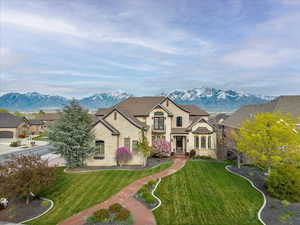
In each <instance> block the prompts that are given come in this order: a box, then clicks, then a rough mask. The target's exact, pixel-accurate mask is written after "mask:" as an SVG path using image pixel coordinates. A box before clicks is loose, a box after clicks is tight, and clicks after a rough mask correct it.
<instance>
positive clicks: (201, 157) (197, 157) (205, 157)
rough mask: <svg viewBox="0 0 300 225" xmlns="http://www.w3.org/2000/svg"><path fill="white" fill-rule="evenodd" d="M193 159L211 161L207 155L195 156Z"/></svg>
mask: <svg viewBox="0 0 300 225" xmlns="http://www.w3.org/2000/svg"><path fill="white" fill-rule="evenodd" d="M195 158H196V159H206V160H210V159H213V158H212V157H211V156H208V155H197V156H196V157H195Z"/></svg>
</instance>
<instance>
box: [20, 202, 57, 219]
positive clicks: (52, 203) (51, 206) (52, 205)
mask: <svg viewBox="0 0 300 225" xmlns="http://www.w3.org/2000/svg"><path fill="white" fill-rule="evenodd" d="M41 199H42V200H44V201H48V202H50V204H51V205H50V207H49V208H48V209H47V210H46V211H45V212H43V213H41V214H40V215H38V216H35V217H32V218H30V219H27V220H24V221H21V222H20V223H21V224H23V223H26V222H29V221H31V220H35V219H37V218H40V217H41V216H43V215H45V214H46V213H48V212H49V211H50V210H51V209H52V208H53V207H54V202H53V201H52V200H51V199H48V198H41Z"/></svg>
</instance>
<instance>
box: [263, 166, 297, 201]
mask: <svg viewBox="0 0 300 225" xmlns="http://www.w3.org/2000/svg"><path fill="white" fill-rule="evenodd" d="M266 185H267V190H268V192H269V194H270V195H271V196H273V197H275V198H278V199H285V200H288V201H291V202H300V170H299V169H298V168H296V167H293V166H290V165H285V166H281V167H279V168H277V169H275V170H273V171H272V173H271V175H270V176H269V177H268V180H267V183H266Z"/></svg>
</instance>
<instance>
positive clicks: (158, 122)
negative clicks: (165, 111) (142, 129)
mask: <svg viewBox="0 0 300 225" xmlns="http://www.w3.org/2000/svg"><path fill="white" fill-rule="evenodd" d="M154 129H155V130H164V129H165V118H164V117H154Z"/></svg>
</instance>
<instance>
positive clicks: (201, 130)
mask: <svg viewBox="0 0 300 225" xmlns="http://www.w3.org/2000/svg"><path fill="white" fill-rule="evenodd" d="M192 133H193V134H212V133H213V132H212V131H210V130H209V129H207V128H206V127H198V128H197V129H196V130H194V131H193V132H192Z"/></svg>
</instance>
